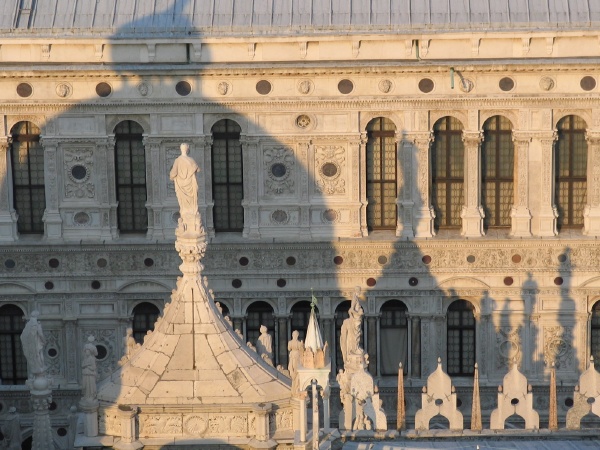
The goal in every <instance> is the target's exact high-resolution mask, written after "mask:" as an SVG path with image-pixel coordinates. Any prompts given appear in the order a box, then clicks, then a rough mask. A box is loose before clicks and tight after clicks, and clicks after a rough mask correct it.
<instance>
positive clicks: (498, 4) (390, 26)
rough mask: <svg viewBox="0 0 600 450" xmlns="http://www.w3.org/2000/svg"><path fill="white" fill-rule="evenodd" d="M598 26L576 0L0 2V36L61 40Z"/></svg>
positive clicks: (592, 12)
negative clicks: (49, 36) (14, 33)
mask: <svg viewBox="0 0 600 450" xmlns="http://www.w3.org/2000/svg"><path fill="white" fill-rule="evenodd" d="M90 3H94V5H93V6H91V5H90ZM598 22H600V2H597V1H587V2H586V1H581V0H563V1H560V2H558V1H556V2H546V1H533V0H531V1H527V2H525V1H521V2H519V1H517V2H515V1H514V0H494V1H490V2H485V1H474V0H471V1H463V2H449V1H447V0H395V1H391V0H362V1H360V0H359V1H357V0H343V1H336V2H332V3H330V2H315V1H312V0H295V1H289V2H287V1H286V2H269V1H266V2H265V1H254V2H249V1H247V0H231V1H227V2H225V1H214V0H178V1H177V2H166V1H164V0H103V1H101V2H90V1H89V0H37V1H36V2H22V1H21V0H12V1H10V0H5V1H4V2H3V4H2V5H0V31H3V32H9V31H25V32H28V33H34V34H35V33H48V32H50V34H53V33H55V34H56V33H58V34H61V35H63V36H64V37H69V36H74V37H77V36H78V35H79V36H81V33H82V32H85V31H87V32H88V33H105V34H106V37H109V36H119V37H122V36H127V35H135V36H141V35H149V34H160V35H162V36H170V37H173V36H182V37H183V36H189V34H188V33H190V32H193V33H198V34H199V35H205V36H216V35H219V34H221V35H247V36H256V35H259V34H263V35H282V34H288V35H296V34H302V33H305V34H311V33H314V32H315V31H319V32H324V33H327V32H329V31H334V32H336V31H337V32H339V31H340V30H346V31H351V30H363V31H367V32H368V31H369V30H371V31H373V30H378V31H384V30H387V31H389V32H397V31H398V30H402V31H403V32H411V30H412V31H416V30H421V31H428V30H434V31H435V30H444V31H448V30H452V29H455V30H480V31H489V30H490V29H505V30H509V29H515V28H521V29H529V30H540V29H562V28H564V27H565V25H568V26H570V27H571V28H584V29H591V30H593V29H594V28H595V27H597V25H598ZM75 30H77V33H75V34H73V33H74V31H75Z"/></svg>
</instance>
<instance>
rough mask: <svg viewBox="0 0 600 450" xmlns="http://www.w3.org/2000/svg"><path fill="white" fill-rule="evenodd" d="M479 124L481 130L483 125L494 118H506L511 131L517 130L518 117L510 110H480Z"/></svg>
mask: <svg viewBox="0 0 600 450" xmlns="http://www.w3.org/2000/svg"><path fill="white" fill-rule="evenodd" d="M479 114H480V116H479V123H480V124H481V125H480V127H479V128H483V124H484V123H485V122H486V121H487V120H489V119H491V118H492V117H495V116H502V117H506V118H507V119H508V120H509V121H510V125H511V127H512V129H513V130H518V129H519V116H518V113H517V112H516V111H513V110H510V109H502V110H482V111H480V112H479Z"/></svg>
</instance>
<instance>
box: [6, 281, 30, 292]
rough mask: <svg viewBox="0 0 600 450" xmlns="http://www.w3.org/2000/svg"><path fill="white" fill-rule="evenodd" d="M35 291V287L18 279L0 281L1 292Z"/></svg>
mask: <svg viewBox="0 0 600 450" xmlns="http://www.w3.org/2000/svg"><path fill="white" fill-rule="evenodd" d="M35 292H36V291H35V288H33V287H31V286H29V285H28V284H27V283H21V282H18V281H10V282H7V283H0V294H35Z"/></svg>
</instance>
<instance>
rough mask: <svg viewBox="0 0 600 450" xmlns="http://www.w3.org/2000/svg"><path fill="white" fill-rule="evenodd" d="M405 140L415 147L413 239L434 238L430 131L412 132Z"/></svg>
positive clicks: (431, 138) (431, 134)
mask: <svg viewBox="0 0 600 450" xmlns="http://www.w3.org/2000/svg"><path fill="white" fill-rule="evenodd" d="M404 139H405V140H410V141H412V142H413V145H414V147H415V152H413V153H415V157H416V164H414V167H416V170H415V171H414V172H415V175H416V177H417V179H416V186H417V190H416V192H414V194H413V196H412V200H413V202H414V203H415V205H416V211H415V214H414V223H413V230H414V233H415V237H419V238H422V237H432V236H435V228H434V219H435V212H434V210H433V206H431V164H430V147H431V142H432V141H433V133H432V132H431V131H424V132H418V133H417V132H414V133H410V134H407V135H405V136H404Z"/></svg>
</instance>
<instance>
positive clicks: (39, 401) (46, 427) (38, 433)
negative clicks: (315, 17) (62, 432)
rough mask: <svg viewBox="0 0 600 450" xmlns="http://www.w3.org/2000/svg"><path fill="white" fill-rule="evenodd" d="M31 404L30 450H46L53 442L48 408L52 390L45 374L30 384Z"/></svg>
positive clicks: (38, 376)
mask: <svg viewBox="0 0 600 450" xmlns="http://www.w3.org/2000/svg"><path fill="white" fill-rule="evenodd" d="M31 403H32V405H33V436H32V442H31V448H32V450H48V444H49V443H51V442H53V435H52V428H51V426H50V415H49V413H48V407H49V406H50V403H52V390H51V389H50V383H49V381H48V379H47V378H46V375H45V374H39V375H37V376H36V378H35V379H34V380H33V382H32V383H31Z"/></svg>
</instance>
